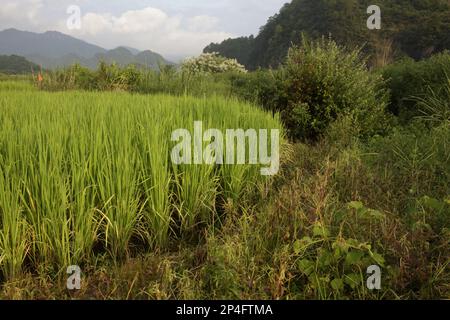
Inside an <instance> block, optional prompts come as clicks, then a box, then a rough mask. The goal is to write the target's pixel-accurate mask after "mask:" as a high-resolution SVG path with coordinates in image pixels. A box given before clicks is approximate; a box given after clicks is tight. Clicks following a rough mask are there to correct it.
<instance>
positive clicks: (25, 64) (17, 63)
mask: <svg viewBox="0 0 450 320" xmlns="http://www.w3.org/2000/svg"><path fill="white" fill-rule="evenodd" d="M32 70H35V71H36V72H37V71H38V70H39V66H38V65H36V64H34V63H32V62H30V61H28V60H27V59H25V58H24V57H20V56H16V55H11V56H4V55H0V73H5V74H25V73H31V72H32Z"/></svg>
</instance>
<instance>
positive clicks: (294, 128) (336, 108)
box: [273, 39, 387, 138]
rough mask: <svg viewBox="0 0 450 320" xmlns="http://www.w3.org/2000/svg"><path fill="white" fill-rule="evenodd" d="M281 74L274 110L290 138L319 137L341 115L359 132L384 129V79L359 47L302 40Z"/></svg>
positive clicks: (324, 41)
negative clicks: (349, 48)
mask: <svg viewBox="0 0 450 320" xmlns="http://www.w3.org/2000/svg"><path fill="white" fill-rule="evenodd" d="M279 72H280V75H279V77H280V78H281V81H282V84H281V86H282V90H283V91H282V92H281V97H280V98H279V99H278V102H280V103H279V104H278V105H275V106H273V108H274V111H277V112H281V117H282V120H283V122H284V123H285V125H286V126H287V128H288V129H289V131H290V134H291V136H292V137H293V138H317V137H318V136H319V135H321V134H323V133H324V132H325V130H326V129H327V128H328V126H329V125H330V124H331V123H333V122H334V121H335V120H337V119H339V118H341V117H348V118H350V119H351V120H352V123H351V125H352V126H353V127H355V128H356V132H357V133H358V135H359V136H370V135H373V134H377V133H382V132H383V131H384V130H385V129H386V125H387V118H386V116H385V113H384V109H385V107H386V104H387V94H386V91H385V90H384V89H383V81H382V79H381V78H380V77H378V76H376V75H373V74H371V73H369V72H368V71H367V70H366V67H365V64H364V61H363V60H362V59H361V58H360V52H359V50H353V51H349V52H348V51H347V50H346V49H345V48H342V47H339V46H338V45H337V44H336V43H335V42H333V41H330V40H325V39H322V41H318V42H308V41H307V40H304V42H303V45H302V47H295V46H294V47H292V48H291V49H290V51H289V54H288V58H287V61H286V63H285V64H284V66H283V67H282V69H281V70H280V71H279Z"/></svg>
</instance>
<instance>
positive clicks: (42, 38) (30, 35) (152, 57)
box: [0, 28, 173, 70]
mask: <svg viewBox="0 0 450 320" xmlns="http://www.w3.org/2000/svg"><path fill="white" fill-rule="evenodd" d="M0 55H18V56H22V57H24V58H26V59H27V60H29V61H30V62H32V63H35V64H38V65H40V66H42V67H43V68H46V69H55V68H58V67H66V66H69V65H72V64H74V63H78V64H80V65H82V66H85V67H88V68H95V67H96V66H97V65H98V63H99V62H100V61H105V62H109V63H113V62H115V63H117V64H118V65H121V66H126V65H129V64H135V65H138V66H141V67H147V68H152V69H156V70H157V69H159V66H160V65H166V64H167V65H172V64H173V63H172V62H170V61H168V60H166V59H165V58H164V57H163V56H162V55H160V54H158V53H156V52H153V51H151V50H145V51H139V50H137V49H134V48H131V47H126V46H118V47H116V48H114V49H111V50H108V49H105V48H102V47H100V46H97V45H94V44H91V43H88V42H86V41H84V40H80V39H77V38H75V37H72V36H70V35H67V34H64V33H62V32H59V31H53V30H49V31H46V32H43V33H36V32H31V31H23V30H18V29H15V28H8V29H5V30H2V31H0Z"/></svg>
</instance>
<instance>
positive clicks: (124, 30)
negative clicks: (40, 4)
mask: <svg viewBox="0 0 450 320" xmlns="http://www.w3.org/2000/svg"><path fill="white" fill-rule="evenodd" d="M218 21H219V19H218V18H216V17H212V16H207V15H199V16H194V17H189V18H185V17H183V16H182V15H172V16H169V15H168V14H167V13H165V12H164V11H162V10H160V9H157V8H153V7H146V8H143V9H141V10H129V11H126V12H123V13H122V14H120V15H117V16H115V15H112V14H111V13H92V12H89V13H86V14H84V15H83V16H82V19H81V29H80V30H61V28H63V29H64V27H63V26H64V23H63V22H62V21H61V22H60V23H59V26H60V27H59V28H58V30H60V31H62V32H66V33H70V34H71V35H74V36H78V37H80V38H83V39H86V40H89V41H92V42H94V43H97V44H100V45H104V46H106V47H115V46H118V45H127V46H132V47H137V48H138V49H151V50H154V51H156V52H160V53H162V54H165V55H171V56H173V55H180V54H183V55H197V54H199V53H201V51H202V49H203V48H204V47H205V46H206V45H208V44H209V43H211V42H216V41H222V40H223V39H226V38H229V37H231V36H232V34H230V33H227V32H222V31H219V30H215V29H216V26H217V24H218Z"/></svg>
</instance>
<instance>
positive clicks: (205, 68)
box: [182, 52, 247, 74]
mask: <svg viewBox="0 0 450 320" xmlns="http://www.w3.org/2000/svg"><path fill="white" fill-rule="evenodd" d="M182 70H183V71H184V72H187V73H190V74H202V73H222V72H240V73H246V72H247V70H245V67H244V66H243V65H241V64H239V62H237V60H236V59H227V58H224V57H222V56H220V55H219V54H218V53H217V52H213V53H203V54H201V55H200V56H198V57H196V58H189V59H186V60H185V61H184V62H183V64H182Z"/></svg>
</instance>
